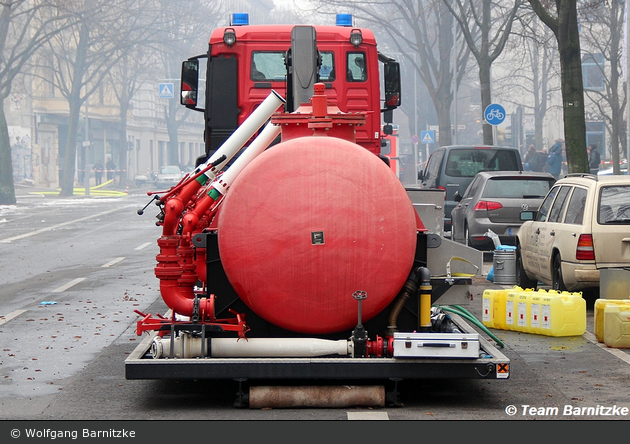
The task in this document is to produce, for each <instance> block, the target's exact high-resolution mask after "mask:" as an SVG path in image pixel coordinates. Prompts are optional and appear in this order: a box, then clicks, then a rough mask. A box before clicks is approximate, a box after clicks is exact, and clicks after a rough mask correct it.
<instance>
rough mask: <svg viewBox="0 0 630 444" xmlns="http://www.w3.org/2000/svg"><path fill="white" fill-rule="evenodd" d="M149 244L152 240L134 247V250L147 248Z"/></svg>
mask: <svg viewBox="0 0 630 444" xmlns="http://www.w3.org/2000/svg"><path fill="white" fill-rule="evenodd" d="M151 244H153V242H145V243H144V244H142V245H140V246H138V247H136V248H134V250H144V249H145V248H147V247H148V246H149V245H151Z"/></svg>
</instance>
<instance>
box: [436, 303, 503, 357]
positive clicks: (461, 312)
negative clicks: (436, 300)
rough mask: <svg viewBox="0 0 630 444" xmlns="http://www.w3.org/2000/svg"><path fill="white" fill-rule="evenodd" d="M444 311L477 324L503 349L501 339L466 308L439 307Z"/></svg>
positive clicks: (455, 306) (456, 306)
mask: <svg viewBox="0 0 630 444" xmlns="http://www.w3.org/2000/svg"><path fill="white" fill-rule="evenodd" d="M439 307H440V308H441V309H442V310H444V311H447V312H451V313H455V314H457V315H460V316H461V317H462V318H465V319H468V320H469V321H470V322H472V323H473V324H475V325H476V326H477V327H479V328H480V329H482V330H483V331H484V332H486V334H487V335H488V336H490V337H491V338H492V339H493V340H494V341H495V342H496V343H497V345H498V346H499V347H501V348H503V347H504V344H503V342H501V340H500V339H499V338H497V337H496V336H495V335H494V334H493V333H492V332H491V331H490V330H488V329H487V328H486V326H485V325H483V323H482V322H480V321H479V319H477V318H476V317H474V316H473V315H472V314H471V313H470V312H469V311H468V310H466V309H465V308H463V307H461V306H459V305H452V306H448V305H440V306H439Z"/></svg>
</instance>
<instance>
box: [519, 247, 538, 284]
mask: <svg viewBox="0 0 630 444" xmlns="http://www.w3.org/2000/svg"><path fill="white" fill-rule="evenodd" d="M516 285H518V286H519V287H521V288H523V289H526V288H531V289H533V290H534V291H536V287H537V286H538V281H537V280H534V279H530V278H529V277H528V276H527V273H526V272H525V267H523V256H522V255H521V246H520V245H517V246H516Z"/></svg>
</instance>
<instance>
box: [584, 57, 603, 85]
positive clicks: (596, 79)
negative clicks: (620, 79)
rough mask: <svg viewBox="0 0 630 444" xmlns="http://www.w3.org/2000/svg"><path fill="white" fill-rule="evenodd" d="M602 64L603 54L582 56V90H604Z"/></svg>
mask: <svg viewBox="0 0 630 444" xmlns="http://www.w3.org/2000/svg"><path fill="white" fill-rule="evenodd" d="M604 62H605V61H604V55H603V54H585V55H583V56H582V77H583V81H584V89H586V90H595V91H603V90H604V81H605V73H604V67H605V63H604Z"/></svg>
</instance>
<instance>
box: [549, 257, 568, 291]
mask: <svg viewBox="0 0 630 444" xmlns="http://www.w3.org/2000/svg"><path fill="white" fill-rule="evenodd" d="M551 278H552V282H551V288H553V289H554V290H556V291H567V287H566V286H565V285H564V280H563V278H562V259H561V258H560V253H558V254H556V256H555V257H554V258H553V274H552V276H551Z"/></svg>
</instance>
